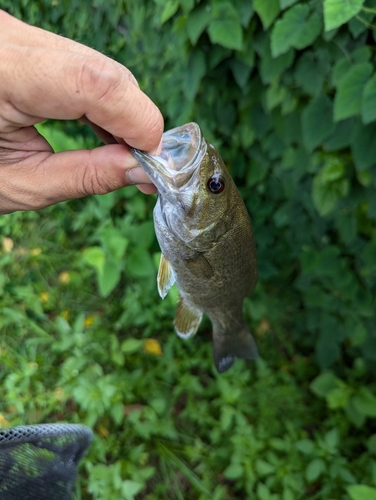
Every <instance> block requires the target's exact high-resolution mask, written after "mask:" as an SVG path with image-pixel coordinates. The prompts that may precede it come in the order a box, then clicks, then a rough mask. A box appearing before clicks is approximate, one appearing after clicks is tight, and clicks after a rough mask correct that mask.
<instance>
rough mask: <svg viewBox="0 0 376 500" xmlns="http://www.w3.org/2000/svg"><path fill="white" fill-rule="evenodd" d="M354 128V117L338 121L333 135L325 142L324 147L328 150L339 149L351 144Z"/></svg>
mask: <svg viewBox="0 0 376 500" xmlns="http://www.w3.org/2000/svg"><path fill="white" fill-rule="evenodd" d="M353 129H354V119H353V118H348V119H347V120H342V121H340V122H337V123H336V126H335V130H334V132H333V134H332V136H331V137H330V138H329V139H328V141H327V142H325V144H324V149H325V150H327V151H337V150H338V149H342V148H345V147H347V146H350V143H351V134H352V132H353Z"/></svg>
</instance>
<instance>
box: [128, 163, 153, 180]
mask: <svg viewBox="0 0 376 500" xmlns="http://www.w3.org/2000/svg"><path fill="white" fill-rule="evenodd" d="M125 175H126V179H127V182H128V184H152V182H151V180H150V178H149V177H148V176H147V174H145V172H144V171H143V170H142V168H141V167H135V168H131V169H130V170H127V171H126V174H125Z"/></svg>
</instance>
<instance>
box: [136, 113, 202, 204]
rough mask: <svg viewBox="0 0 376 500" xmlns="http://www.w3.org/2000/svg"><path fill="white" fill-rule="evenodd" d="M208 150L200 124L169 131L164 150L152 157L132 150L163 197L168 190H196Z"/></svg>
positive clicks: (163, 142)
mask: <svg viewBox="0 0 376 500" xmlns="http://www.w3.org/2000/svg"><path fill="white" fill-rule="evenodd" d="M205 151H206V143H205V140H204V139H203V137H202V134H201V130H200V127H199V126H198V125H197V123H193V122H192V123H187V124H186V125H182V126H181V127H176V128H174V129H172V130H168V131H167V132H165V133H164V134H163V136H162V151H161V154H160V155H159V156H152V155H150V154H148V153H144V152H143V151H139V150H138V149H134V148H131V152H132V154H133V156H134V157H135V158H136V159H137V160H138V162H139V163H140V165H141V167H142V168H143V169H144V170H145V172H146V173H147V174H148V176H149V177H150V179H151V180H152V181H153V183H154V184H155V186H156V187H157V189H158V191H159V192H160V194H162V195H168V194H167V193H168V191H170V192H171V191H175V192H176V191H181V190H186V189H193V188H194V186H193V184H195V179H197V175H194V174H195V172H196V171H197V169H198V167H199V165H200V163H201V160H202V158H203V156H204V154H205Z"/></svg>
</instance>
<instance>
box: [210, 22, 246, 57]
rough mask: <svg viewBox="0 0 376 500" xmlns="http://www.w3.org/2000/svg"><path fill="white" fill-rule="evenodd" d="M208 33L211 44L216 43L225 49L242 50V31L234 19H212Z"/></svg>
mask: <svg viewBox="0 0 376 500" xmlns="http://www.w3.org/2000/svg"><path fill="white" fill-rule="evenodd" d="M208 33H209V37H210V40H211V42H212V43H218V44H219V45H222V47H226V48H227V49H235V50H241V49H242V46H243V30H242V28H241V24H240V22H239V21H238V20H236V19H213V21H212V22H211V23H210V25H209V28H208Z"/></svg>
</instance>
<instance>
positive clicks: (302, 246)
mask: <svg viewBox="0 0 376 500" xmlns="http://www.w3.org/2000/svg"><path fill="white" fill-rule="evenodd" d="M3 8H5V9H7V10H9V12H11V13H14V14H15V15H17V16H18V17H20V18H23V19H24V20H26V21H27V22H30V23H33V24H37V25H40V26H41V27H44V28H46V29H50V30H52V31H55V32H57V33H61V34H63V35H64V36H68V37H72V38H75V39H77V40H79V41H81V42H83V43H87V44H89V45H90V46H92V47H94V48H96V49H97V50H99V51H102V52H105V53H106V54H108V55H110V56H111V57H113V58H115V59H116V60H118V61H119V62H121V63H123V64H125V65H127V66H128V67H129V68H130V69H131V70H132V71H133V72H134V74H135V76H136V77H137V78H138V80H139V82H140V86H141V88H142V89H143V90H144V91H145V92H146V93H148V94H149V95H150V96H151V97H152V99H153V100H154V101H155V102H156V103H157V104H158V105H159V106H160V108H161V110H162V112H163V114H164V116H165V120H166V127H167V128H170V127H173V126H177V125H179V124H182V123H184V122H187V121H189V120H194V121H196V122H197V123H199V124H200V126H201V128H202V130H203V133H204V135H205V136H206V137H207V138H208V140H210V141H211V142H212V143H213V144H214V145H215V146H216V147H218V149H219V150H220V152H221V154H222V156H223V158H224V160H225V161H226V164H227V165H228V168H229V170H230V171H231V174H232V175H233V177H234V179H235V181H236V182H237V184H238V186H239V189H240V191H241V193H242V195H243V197H244V200H245V202H246V205H247V207H248V209H249V211H250V212H251V215H252V219H253V224H254V230H255V238H256V242H257V247H258V261H259V284H258V286H257V288H256V290H255V292H254V293H253V295H252V296H251V297H250V298H249V299H247V300H246V301H245V307H244V311H245V314H246V318H247V320H248V322H249V323H250V326H251V328H252V329H253V331H254V332H255V336H256V338H257V341H258V344H259V347H260V352H261V354H262V359H261V360H259V361H258V362H257V363H255V364H250V363H245V362H243V361H238V362H237V363H236V364H235V366H234V367H233V368H232V370H231V371H230V372H229V373H228V374H225V375H224V376H221V377H219V376H218V375H217V374H216V373H215V372H214V370H213V366H212V361H211V346H210V325H209V324H208V323H204V324H203V326H202V328H201V330H200V332H199V335H198V336H197V337H195V338H194V339H191V340H190V341H188V342H182V341H181V340H180V339H178V338H175V335H174V333H173V331H172V318H173V314H174V310H175V307H176V300H177V291H176V288H174V289H172V290H171V292H170V293H169V295H168V296H167V297H166V299H165V300H164V301H161V300H160V299H159V297H158V294H157V291H156V284H155V277H156V273H157V266H158V262H159V258H160V250H159V248H158V245H157V243H156V240H155V237H154V231H153V227H152V222H151V221H152V209H153V206H154V203H155V198H154V197H153V196H150V197H146V196H144V195H142V194H140V193H138V191H137V189H136V188H127V189H122V190H119V191H117V192H115V193H111V194H109V195H106V196H97V197H91V198H88V199H85V200H78V201H72V202H69V203H65V204H60V205H58V206H56V207H52V208H49V209H45V210H43V211H41V212H39V213H24V214H21V213H17V214H12V215H9V216H3V217H1V218H0V269H1V272H0V330H1V332H2V334H1V339H0V365H1V367H2V369H1V371H0V385H1V387H2V389H1V398H0V423H1V422H5V423H6V421H8V422H9V423H10V424H13V425H16V424H18V423H34V422H41V421H60V420H68V421H71V422H83V423H87V424H88V425H90V426H92V427H93V428H94V430H95V433H96V437H95V440H94V443H93V445H92V447H91V449H90V452H89V455H88V458H87V459H86V461H85V463H84V467H83V470H82V477H83V480H82V482H81V485H80V490H82V494H81V498H82V499H85V500H86V499H89V498H92V499H96V500H99V499H102V498H103V499H104V498H106V499H112V498H114V499H115V498H116V499H126V500H129V499H131V498H143V499H145V500H157V499H166V498H171V499H175V498H176V499H179V500H180V499H182V498H184V499H185V500H190V499H195V500H197V499H198V500H207V498H213V499H216V500H222V499H223V500H225V499H226V500H227V499H236V498H247V499H248V498H249V499H250V500H252V499H257V500H259V499H261V500H266V499H268V500H270V499H273V500H294V499H297V498H307V499H309V498H312V499H314V498H333V499H334V498H335V499H337V500H362V499H367V500H368V499H370V498H372V497H373V496H375V489H376V433H375V419H376V371H375V361H376V329H375V324H376V322H375V310H376V302H375V297H376V263H375V262H376V261H375V255H376V224H375V221H376V197H375V189H376V160H375V158H376V145H375V144H376V142H375V140H374V137H375V134H376V112H375V109H376V107H375V105H374V104H375V100H376V98H375V95H376V90H375V86H376V80H375V74H376V71H375V69H376V59H375V53H374V38H375V35H374V31H373V25H372V23H373V22H374V18H375V16H376V2H375V1H374V0H365V1H357V0H351V1H350V0H346V1H345V0H325V1H324V2H323V4H322V2H319V1H318V0H307V1H297V0H279V1H274V0H268V1H266V0H265V1H256V0H253V2H251V1H248V0H247V1H246V0H235V1H233V2H229V1H227V0H213V1H209V0H169V1H162V0H154V1H146V0H141V1H140V0H137V1H136V0H130V1H127V2H125V1H123V0H110V1H106V2H104V1H97V2H91V0H85V1H84V2H82V1H78V0H61V1H59V2H55V1H53V2H51V0H37V1H36V2H32V3H30V2H27V1H26V0H18V1H10V0H5V1H4V2H3ZM38 129H39V130H40V132H41V133H42V134H43V135H44V136H45V137H46V138H47V139H48V140H49V142H50V144H51V145H52V147H53V148H54V149H55V150H56V151H58V150H61V149H70V148H71V149H75V148H82V147H93V146H94V145H98V142H97V141H96V139H95V138H94V136H93V134H91V133H90V132H89V131H88V130H87V128H86V127H85V126H83V125H81V124H74V123H70V122H67V123H64V124H57V123H49V122H48V123H43V124H40V125H38ZM320 370H321V371H320Z"/></svg>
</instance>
